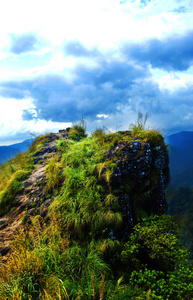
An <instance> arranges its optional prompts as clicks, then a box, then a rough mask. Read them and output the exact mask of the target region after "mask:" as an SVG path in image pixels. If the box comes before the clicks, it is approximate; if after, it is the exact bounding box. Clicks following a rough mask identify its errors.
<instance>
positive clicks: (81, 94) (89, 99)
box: [0, 61, 148, 122]
mask: <svg viewBox="0 0 193 300" xmlns="http://www.w3.org/2000/svg"><path fill="white" fill-rule="evenodd" d="M74 72H75V74H76V79H75V80H74V81H73V83H72V84H70V83H69V82H67V81H65V80H64V79H63V78H62V77H61V76H57V75H52V76H50V75H48V76H44V77H39V78H36V79H33V80H24V81H22V82H6V83H3V84H1V86H0V94H1V95H3V96H4V97H14V96H15V97H16V98H20V99H23V98H25V97H26V95H28V96H30V97H32V98H33V99H34V101H33V102H34V105H35V106H36V111H37V118H40V119H46V120H52V121H61V122H63V121H73V120H76V119H77V118H78V119H79V118H80V117H81V115H84V116H85V117H87V118H92V117H95V116H96V115H97V114H109V113H114V112H115V111H116V110H117V106H118V105H119V104H121V103H124V104H125V103H127V90H128V89H131V86H132V85H134V84H135V81H136V80H139V79H143V78H145V77H146V76H147V75H148V73H147V71H146V69H144V68H138V67H134V66H132V65H130V64H127V63H125V62H117V61H112V62H111V63H107V62H106V61H103V62H101V64H100V65H99V66H98V67H95V68H86V67H85V66H83V65H79V66H77V67H76V69H75V70H74ZM23 118H24V119H27V120H30V119H31V118H32V115H31V112H28V111H25V112H24V114H23Z"/></svg>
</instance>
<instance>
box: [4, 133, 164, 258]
mask: <svg viewBox="0 0 193 300" xmlns="http://www.w3.org/2000/svg"><path fill="white" fill-rule="evenodd" d="M25 155H26V154H25ZM27 157H28V159H30V161H31V163H32V165H33V167H32V168H31V170H30V171H26V172H28V173H27V176H25V178H24V179H23V177H21V178H20V179H17V180H18V182H19V183H21V184H22V188H20V190H19V191H18V192H17V193H15V194H14V193H13V194H14V199H13V197H10V196H9V191H7V190H8V188H9V184H8V183H5V184H4V185H3V186H1V189H3V191H2V192H1V194H0V197H1V200H0V203H1V206H0V213H1V218H0V252H1V255H2V256H4V255H6V254H7V253H9V250H10V248H11V240H12V239H13V237H14V235H15V233H16V232H17V230H18V229H19V228H21V227H24V226H30V225H31V223H33V220H34V218H37V217H38V216H39V218H41V219H42V220H44V221H45V222H48V223H49V222H50V219H51V215H52V212H53V213H55V212H57V213H58V217H59V218H60V219H61V218H62V226H63V230H64V231H65V232H68V233H69V236H70V238H72V239H73V238H74V239H77V238H80V239H83V240H84V239H87V238H88V236H89V234H90V232H92V233H93V234H95V238H97V236H98V235H102V236H104V237H106V238H107V237H109V238H111V239H118V240H121V239H126V238H127V237H128V235H129V234H130V232H131V231H132V228H133V226H134V224H136V223H137V222H138V221H139V220H140V219H141V218H143V217H145V216H149V215H151V213H153V214H157V215H162V214H167V203H166V199H165V188H166V186H167V185H168V183H169V179H170V175H169V167H168V163H169V160H168V153H167V148H166V146H165V143H164V139H163V137H162V136H161V135H160V134H159V133H157V132H155V131H146V132H145V131H144V132H143V133H140V134H137V135H133V134H132V132H129V131H122V132H117V133H115V134H107V135H105V134H102V133H99V132H98V133H97V132H96V133H95V134H93V136H92V137H89V138H85V139H82V136H81V132H79V131H78V130H77V129H76V130H74V129H73V130H72V129H69V128H68V129H67V130H61V131H60V132H59V133H57V134H49V135H46V136H43V137H39V138H38V139H37V140H36V141H35V142H34V143H33V145H32V146H31V148H30V150H29V151H28V153H27ZM10 164H13V165H14V168H15V171H13V174H12V175H11V176H12V177H13V176H16V175H14V174H16V173H15V172H18V167H17V162H16V161H14V160H13V161H11V162H10ZM3 168H4V169H3ZM3 168H1V172H3V170H4V172H5V168H6V166H3ZM32 169H33V170H32ZM23 172H24V171H23ZM54 176H55V177H54ZM12 177H11V178H12ZM15 178H16V177H15ZM4 180H5V179H4ZM10 180H11V179H10ZM14 180H15V179H14ZM10 182H11V181H10ZM6 189H7V190H6ZM6 193H7V194H8V196H5V195H7V194H6ZM55 199H56V200H55ZM51 203H52V205H51ZM50 205H51V206H50ZM50 207H51V209H50ZM6 208H7V209H6ZM49 210H50V213H49ZM99 211H100V217H99ZM75 216H76V218H77V219H76V220H75ZM100 218H101V219H100ZM97 222H98V223H97ZM99 223H100V225H99Z"/></svg>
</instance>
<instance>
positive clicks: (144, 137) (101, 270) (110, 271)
mask: <svg viewBox="0 0 193 300" xmlns="http://www.w3.org/2000/svg"><path fill="white" fill-rule="evenodd" d="M139 121H140V120H139ZM140 124H141V125H142V126H141V125H140ZM84 125H85V124H84ZM139 125H140V126H138V127H139V128H138V129H136V128H135V130H134V132H132V133H131V132H130V133H129V132H117V133H115V134H112V133H109V134H106V133H105V132H104V131H103V130H100V129H97V131H96V132H95V133H93V135H92V136H91V137H87V138H86V137H85V136H86V133H85V127H83V126H82V127H81V124H75V125H74V127H73V129H71V131H69V139H68V140H64V139H61V140H59V141H58V142H57V149H58V153H56V155H55V156H53V157H51V158H50V159H48V160H47V161H46V164H47V165H46V177H47V184H46V187H45V188H46V189H47V193H50V191H52V190H55V191H56V193H55V199H54V201H53V202H52V204H51V206H50V210H49V218H47V223H46V224H45V223H44V220H43V219H42V218H41V217H40V216H35V217H34V218H33V222H32V225H31V227H27V225H26V227H24V228H23V229H21V230H20V232H19V233H18V235H17V237H16V239H15V241H14V243H13V249H12V250H13V252H12V254H11V255H10V257H9V258H8V261H7V262H6V263H2V264H1V265H0V299H22V300H23V299H24V300H25V299H26V300H27V299H33V300H36V299H42V300H43V299H47V300H48V299H56V300H57V299H58V300H59V299H69V300H78V299H79V300H81V299H84V300H99V299H100V300H102V299H103V300H104V299H106V300H115V299H117V300H121V299H144V300H145V299H146V300H147V299H192V298H193V272H192V267H191V266H189V265H188V264H187V257H188V252H187V250H185V249H184V247H183V245H182V244H181V243H180V242H179V239H178V236H179V226H178V225H177V223H176V221H175V220H174V219H173V218H171V217H167V216H165V215H164V216H160V217H158V216H150V217H146V218H143V219H142V217H140V218H139V220H140V222H139V223H138V224H137V225H135V227H134V228H133V233H131V234H130V235H129V234H128V235H127V236H126V237H124V238H119V237H118V232H119V231H120V230H122V228H123V226H124V222H123V217H122V214H121V210H120V204H119V201H118V195H119V193H120V191H121V192H122V193H123V194H124V193H126V192H127V191H128V190H131V189H133V193H134V192H136V194H137V193H138V192H139V191H138V190H137V187H135V186H134V187H132V186H129V182H125V183H126V184H125V185H122V186H121V187H120V189H119V190H116V189H115V188H113V185H112V175H113V171H114V169H115V168H116V167H117V165H116V163H115V162H116V160H117V159H119V155H121V152H120V153H119V152H117V153H116V155H115V156H112V157H111V156H109V157H108V158H107V156H106V154H107V152H108V151H109V149H110V148H111V147H115V146H116V145H118V144H124V142H130V141H133V136H132V135H134V136H135V140H136V141H141V142H142V143H143V144H145V142H147V141H148V142H149V143H150V144H151V147H152V148H153V149H156V147H160V148H161V149H162V147H165V144H164V140H163V137H162V136H161V134H159V133H157V132H156V131H150V130H147V129H145V128H144V125H145V123H144V122H142V123H140V122H139ZM79 127H81V128H83V130H82V129H80V128H79ZM46 142H47V136H42V137H40V138H38V139H36V141H34V143H33V144H32V147H31V148H30V150H29V151H28V152H27V153H24V154H23V156H21V157H20V160H18V161H17V163H16V162H15V161H14V160H12V161H11V162H10V163H9V164H10V165H9V164H8V163H7V164H6V165H4V166H3V167H2V169H0V171H1V176H2V178H3V180H4V184H3V185H1V190H2V191H1V194H0V195H1V196H0V197H1V202H2V203H3V201H4V200H2V199H4V198H3V197H5V196H3V193H5V192H6V191H7V195H8V196H7V197H8V198H6V197H5V199H7V200H5V201H7V202H6V203H7V204H8V203H9V208H11V205H12V204H13V203H12V201H14V200H13V199H12V200H10V199H11V198H10V197H13V198H14V197H15V195H16V193H18V192H20V191H21V189H22V185H21V181H22V180H23V179H24V178H26V176H28V175H29V174H30V172H31V170H32V169H33V160H32V156H33V154H34V153H35V152H37V151H39V150H41V148H42V147H43V145H44V144H45V143H46ZM142 151H143V149H142ZM21 162H22V163H21ZM5 172H7V173H6V174H7V180H6V179H5V177H3V174H4V173H5ZM13 182H14V184H13ZM15 182H16V183H15ZM153 182H154V181H153V180H152V184H153ZM15 184H16V185H15ZM17 185H18V187H17ZM2 207H4V206H2ZM140 209H141V216H142V215H143V212H142V208H140V207H139V209H138V210H139V211H140ZM24 218H25V215H24ZM136 219H137V218H136ZM23 223H25V222H24V221H23Z"/></svg>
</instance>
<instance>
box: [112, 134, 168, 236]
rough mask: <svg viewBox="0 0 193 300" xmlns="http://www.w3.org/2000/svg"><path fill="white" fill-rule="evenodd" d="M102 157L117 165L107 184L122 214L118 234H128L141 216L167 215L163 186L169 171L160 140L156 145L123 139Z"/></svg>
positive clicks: (165, 150) (166, 183)
mask: <svg viewBox="0 0 193 300" xmlns="http://www.w3.org/2000/svg"><path fill="white" fill-rule="evenodd" d="M106 158H107V159H110V160H112V161H113V163H115V164H116V166H117V167H116V168H115V169H114V171H113V175H112V179H111V184H112V190H113V191H114V193H116V195H117V197H118V201H119V205H120V212H121V214H122V217H123V226H122V227H121V229H120V230H119V232H118V236H119V237H125V236H126V235H128V233H130V232H131V231H132V228H133V226H134V224H136V223H137V222H138V221H139V220H140V219H141V218H142V217H145V216H147V215H148V216H149V215H151V214H152V213H153V214H157V215H162V214H167V208H168V206H167V202H166V198H165V188H166V186H167V185H168V184H169V181H170V173H169V167H168V165H169V158H168V152H167V149H166V146H165V144H164V141H163V139H161V142H160V144H159V145H157V146H155V145H153V144H152V145H151V144H150V143H149V142H145V143H144V142H140V141H132V142H129V141H124V142H122V143H119V144H117V145H115V146H114V147H112V148H111V149H109V151H108V153H107V154H106ZM115 235H116V234H115Z"/></svg>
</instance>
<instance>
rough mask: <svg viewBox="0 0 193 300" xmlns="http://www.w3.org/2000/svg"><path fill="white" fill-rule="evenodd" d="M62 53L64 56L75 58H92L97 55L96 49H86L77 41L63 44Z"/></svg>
mask: <svg viewBox="0 0 193 300" xmlns="http://www.w3.org/2000/svg"><path fill="white" fill-rule="evenodd" d="M64 52H65V54H66V55H70V56H75V57H94V56H98V55H99V52H98V50H97V49H96V48H92V49H87V48H86V47H84V46H83V45H82V44H81V43H80V42H79V41H77V40H73V41H70V42H67V43H65V45H64Z"/></svg>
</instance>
